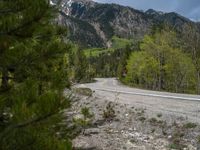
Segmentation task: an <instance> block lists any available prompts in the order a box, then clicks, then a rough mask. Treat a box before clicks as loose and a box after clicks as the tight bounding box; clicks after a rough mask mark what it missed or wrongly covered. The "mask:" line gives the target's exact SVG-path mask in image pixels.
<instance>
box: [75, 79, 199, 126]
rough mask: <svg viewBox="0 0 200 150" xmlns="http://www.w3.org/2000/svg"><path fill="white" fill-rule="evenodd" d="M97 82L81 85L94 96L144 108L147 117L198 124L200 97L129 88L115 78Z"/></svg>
mask: <svg viewBox="0 0 200 150" xmlns="http://www.w3.org/2000/svg"><path fill="white" fill-rule="evenodd" d="M96 80H97V82H95V83H89V84H81V85H78V86H79V87H87V88H90V89H92V90H93V91H95V96H96V97H98V98H100V99H104V100H108V101H117V102H119V103H123V104H129V105H130V106H134V107H140V108H144V109H145V110H146V112H147V114H148V115H150V116H155V115H156V114H158V113H162V114H163V116H165V117H166V119H168V120H169V119H170V120H171V121H172V120H174V117H175V118H176V119H181V118H182V119H188V120H189V121H193V122H198V123H200V96H199V95H189V94H176V93H168V92H157V91H149V90H141V89H136V88H130V87H127V86H124V85H122V84H120V83H119V82H118V81H117V80H116V79H115V78H97V79H96Z"/></svg>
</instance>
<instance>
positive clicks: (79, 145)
mask: <svg viewBox="0 0 200 150" xmlns="http://www.w3.org/2000/svg"><path fill="white" fill-rule="evenodd" d="M73 146H74V149H85V150H92V149H96V147H95V146H94V145H93V143H91V141H89V140H88V139H86V138H84V137H79V138H77V139H75V140H74V141H73Z"/></svg>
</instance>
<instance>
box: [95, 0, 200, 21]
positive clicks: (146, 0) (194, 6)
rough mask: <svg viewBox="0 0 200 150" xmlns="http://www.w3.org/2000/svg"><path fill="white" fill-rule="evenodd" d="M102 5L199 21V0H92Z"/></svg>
mask: <svg viewBox="0 0 200 150" xmlns="http://www.w3.org/2000/svg"><path fill="white" fill-rule="evenodd" d="M94 1H97V2H102V3H117V4H121V5H125V6H131V7H133V8H135V9H139V10H147V9H150V8H152V9H155V10H159V11H164V12H172V11H174V12H177V13H179V14H181V15H183V16H185V17H187V18H190V19H193V20H197V21H200V0H94Z"/></svg>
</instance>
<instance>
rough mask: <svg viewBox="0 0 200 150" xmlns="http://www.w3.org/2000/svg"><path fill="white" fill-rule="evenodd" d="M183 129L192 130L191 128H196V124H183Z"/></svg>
mask: <svg viewBox="0 0 200 150" xmlns="http://www.w3.org/2000/svg"><path fill="white" fill-rule="evenodd" d="M183 127H184V128H186V129H193V128H196V127H197V124H196V123H192V122H189V123H186V124H184V125H183Z"/></svg>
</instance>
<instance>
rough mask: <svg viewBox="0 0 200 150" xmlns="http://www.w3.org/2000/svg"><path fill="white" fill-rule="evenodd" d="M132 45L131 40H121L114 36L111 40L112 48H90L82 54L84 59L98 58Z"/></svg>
mask: <svg viewBox="0 0 200 150" xmlns="http://www.w3.org/2000/svg"><path fill="white" fill-rule="evenodd" d="M131 43H132V40H129V39H123V38H118V37H116V36H114V37H113V38H112V48H107V49H105V48H91V49H85V50H84V53H85V56H86V57H99V56H100V55H102V54H105V53H107V54H109V53H112V52H114V51H115V50H116V49H122V48H125V47H126V46H127V45H130V44H131Z"/></svg>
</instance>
